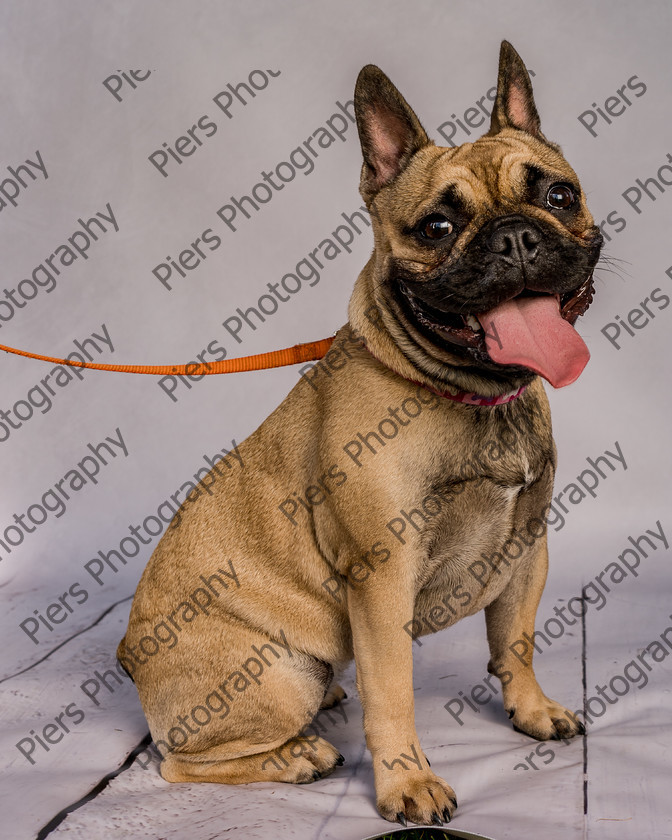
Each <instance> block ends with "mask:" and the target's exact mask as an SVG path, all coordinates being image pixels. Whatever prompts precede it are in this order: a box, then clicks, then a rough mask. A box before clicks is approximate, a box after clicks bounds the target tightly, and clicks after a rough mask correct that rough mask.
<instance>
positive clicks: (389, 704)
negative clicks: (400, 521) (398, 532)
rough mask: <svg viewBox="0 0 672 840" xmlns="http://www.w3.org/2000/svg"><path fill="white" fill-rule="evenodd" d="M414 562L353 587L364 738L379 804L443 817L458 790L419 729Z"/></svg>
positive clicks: (392, 815) (427, 819)
mask: <svg viewBox="0 0 672 840" xmlns="http://www.w3.org/2000/svg"><path fill="white" fill-rule="evenodd" d="M411 570H412V566H411V564H410V563H409V564H408V565H407V566H405V567H404V565H403V564H400V565H399V566H398V567H397V568H393V567H392V566H391V565H388V566H386V567H385V569H384V570H381V571H379V572H377V575H378V577H377V578H376V576H372V577H371V578H370V579H369V581H367V584H368V585H366V584H365V585H362V586H361V587H359V588H357V589H356V590H354V591H351V592H349V594H348V608H349V613H350V622H351V626H352V635H353V643H354V652H355V662H356V665H357V687H358V690H359V694H360V697H361V701H362V707H363V709H364V731H365V733H366V743H367V746H368V748H369V750H370V751H371V756H372V758H373V771H374V776H375V783H376V804H377V806H378V810H379V811H380V813H381V814H382V816H383V817H385V819H387V820H391V821H393V822H394V821H398V822H401V823H403V824H405V823H406V820H411V821H412V822H416V823H424V824H427V823H434V824H435V825H438V824H440V823H441V822H442V821H448V820H449V819H450V817H451V816H452V814H453V811H454V810H455V808H456V807H457V802H456V800H455V793H454V791H453V789H452V788H451V787H450V786H449V785H447V784H446V783H445V782H444V781H443V779H441V778H439V777H438V776H437V775H436V774H435V773H433V772H432V771H431V770H430V769H429V764H428V762H427V759H426V758H425V755H424V753H423V751H422V749H421V747H420V742H419V740H418V735H417V732H416V730H415V716H414V702H413V652H412V644H413V642H412V639H411V637H410V636H409V634H408V633H407V632H406V631H405V630H404V625H405V624H406V623H407V622H408V621H410V620H411V619H412V618H413V605H414V600H415V598H414V588H413V581H412V579H411V574H410V572H411Z"/></svg>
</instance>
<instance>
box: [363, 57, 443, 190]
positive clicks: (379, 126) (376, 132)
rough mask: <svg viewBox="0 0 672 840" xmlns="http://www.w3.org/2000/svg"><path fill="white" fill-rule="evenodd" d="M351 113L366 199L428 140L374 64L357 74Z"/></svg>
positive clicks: (415, 119)
mask: <svg viewBox="0 0 672 840" xmlns="http://www.w3.org/2000/svg"><path fill="white" fill-rule="evenodd" d="M355 116H356V117H357V130H358V132H359V141H360V143H361V146H362V155H363V157H364V166H363V168H362V178H361V183H360V192H361V194H362V196H363V198H364V200H365V201H367V202H368V201H369V200H370V199H371V198H373V196H374V195H375V194H376V193H377V192H378V190H380V189H381V188H382V187H384V186H385V185H386V184H389V183H390V182H391V181H393V180H394V179H395V178H396V177H397V175H399V174H400V173H401V172H402V171H403V170H404V169H405V168H406V166H407V165H408V162H409V160H410V159H411V158H412V157H413V155H414V154H415V153H416V152H417V151H418V150H419V149H421V148H422V147H423V146H426V145H427V144H428V143H429V142H430V141H429V138H428V137H427V134H426V133H425V130H424V128H423V127H422V126H421V125H420V121H419V120H418V118H417V117H416V115H415V113H414V112H413V110H412V108H411V107H410V105H409V104H408V103H407V102H406V100H405V99H404V97H403V96H402V95H401V94H400V93H399V91H398V90H397V89H396V87H395V86H394V85H393V84H392V82H391V81H390V80H389V79H388V78H387V76H386V75H385V74H384V73H383V71H382V70H381V69H380V68H379V67H376V66H375V65H374V64H367V65H366V67H363V68H362V69H361V70H360V73H359V76H358V77H357V84H356V85H355Z"/></svg>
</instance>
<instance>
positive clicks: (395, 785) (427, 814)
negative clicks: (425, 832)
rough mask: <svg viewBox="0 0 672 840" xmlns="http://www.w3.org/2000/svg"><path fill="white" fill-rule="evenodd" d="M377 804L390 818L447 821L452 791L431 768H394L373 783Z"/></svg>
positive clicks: (452, 803)
mask: <svg viewBox="0 0 672 840" xmlns="http://www.w3.org/2000/svg"><path fill="white" fill-rule="evenodd" d="M376 794H377V796H376V804H377V806H378V810H379V811H380V814H381V816H383V817H385V819H386V820H390V822H399V823H401V824H402V825H406V823H407V822H414V823H419V824H420V825H443V823H446V822H450V819H451V817H452V816H453V813H454V811H455V809H456V808H457V800H456V798H455V791H454V790H453V789H452V788H451V787H450V785H448V784H446V782H444V781H443V779H441V778H439V776H437V775H436V774H435V773H432V771H431V770H419V771H418V770H403V769H399V770H397V769H395V770H393V771H391V772H390V778H388V779H385V778H383V780H382V781H381V782H379V783H377V784H376Z"/></svg>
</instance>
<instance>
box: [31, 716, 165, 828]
mask: <svg viewBox="0 0 672 840" xmlns="http://www.w3.org/2000/svg"><path fill="white" fill-rule="evenodd" d="M151 742H152V736H151V733H149V732H148V733H147V734H146V735H145V736H144V738H143V739H142V741H140V743H139V744H138V745H137V746H136V747H134V748H133V749H132V750H131V752H130V753H129V754H128V755H127V756H126V759H125V761H124V763H123V764H122V765H121V766H120V767H118V768H117V769H116V770H113V771H112V772H111V773H107V774H106V775H105V776H103V778H102V779H101V780H100V781H99V782H98V783H97V784H96V785H94V787H92V788H91V790H90V791H89V792H88V793H87V794H85V795H84V796H82V797H81V799H78V800H77V801H76V802H73V803H71V804H70V805H66V807H65V808H62V809H61V810H60V811H59V812H58V813H57V814H56V815H55V816H54V817H52V818H51V819H50V820H49V822H48V823H46V824H45V825H44V826H42V828H41V829H40V830H39V831H38V833H37V836H36V838H35V840H44V839H45V837H48V836H49V835H50V834H51V832H52V831H54V830H55V829H56V828H58V826H59V825H60V824H61V823H62V822H63V820H64V819H65V818H66V817H67V816H68V814H72V812H73V811H77V810H78V809H79V808H81V807H82V806H83V805H86V803H87V802H91V800H93V799H95V798H96V797H97V796H98V795H99V794H100V793H102V792H103V791H104V790H105V788H106V787H108V785H109V784H110V782H111V781H112V779H116V778H117V776H119V775H121V774H122V773H124V772H125V771H126V770H128V769H129V767H131V765H132V764H133V762H134V761H135V759H136V758H137V756H138V755H139V754H140V753H141V752H142V751H143V750H144V749H145V748H146V747H148V746H149V744H151Z"/></svg>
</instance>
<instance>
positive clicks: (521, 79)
mask: <svg viewBox="0 0 672 840" xmlns="http://www.w3.org/2000/svg"><path fill="white" fill-rule="evenodd" d="M503 128H517V129H518V130H519V131H526V132H527V133H528V134H531V135H532V136H533V137H538V138H539V139H540V140H543V141H544V142H547V141H546V138H545V137H544V135H543V134H542V133H541V126H540V122H539V114H538V113H537V108H536V106H535V104H534V95H533V93H532V82H531V81H530V76H529V73H528V72H527V68H526V67H525V65H524V64H523V60H522V58H521V57H520V56H519V55H518V53H517V52H516V51H515V50H514V48H513V47H512V46H511V44H509V42H508V41H502V46H501V49H500V51H499V75H498V77H497V98H496V99H495V107H494V108H493V111H492V120H491V123H490V131H488V136H492V135H493V134H497V133H498V132H499V131H501V130H502V129H503Z"/></svg>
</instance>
